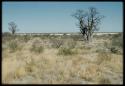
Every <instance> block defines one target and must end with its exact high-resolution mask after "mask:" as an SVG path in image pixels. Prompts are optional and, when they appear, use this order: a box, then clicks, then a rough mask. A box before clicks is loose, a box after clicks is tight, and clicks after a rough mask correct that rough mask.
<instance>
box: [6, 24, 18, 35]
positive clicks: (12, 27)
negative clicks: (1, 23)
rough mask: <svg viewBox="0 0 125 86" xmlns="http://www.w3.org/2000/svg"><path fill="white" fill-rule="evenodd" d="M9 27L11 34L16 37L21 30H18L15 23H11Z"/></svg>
mask: <svg viewBox="0 0 125 86" xmlns="http://www.w3.org/2000/svg"><path fill="white" fill-rule="evenodd" d="M8 25H9V30H10V31H11V33H12V34H13V35H14V34H15V33H16V32H17V31H18V30H19V29H17V25H16V23H14V22H10V23H8Z"/></svg>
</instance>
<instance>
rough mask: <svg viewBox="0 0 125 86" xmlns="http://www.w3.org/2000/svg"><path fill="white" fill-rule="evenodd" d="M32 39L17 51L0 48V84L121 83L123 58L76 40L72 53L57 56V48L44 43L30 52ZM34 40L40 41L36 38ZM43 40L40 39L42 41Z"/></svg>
mask: <svg viewBox="0 0 125 86" xmlns="http://www.w3.org/2000/svg"><path fill="white" fill-rule="evenodd" d="M34 40H36V39H35V38H32V39H31V40H29V41H28V42H26V43H23V44H21V46H22V45H23V47H22V49H21V50H20V51H16V52H13V53H11V52H9V51H8V50H9V49H8V48H7V49H5V50H3V51H2V58H3V59H2V83H10V84H12V83H19V84H23V83H26V84H32V83H36V84H122V83H123V81H122V80H123V75H122V73H123V69H122V68H123V57H122V55H117V54H112V53H100V52H95V50H96V46H94V45H92V47H93V48H88V47H87V46H84V47H82V48H80V47H81V46H83V45H82V43H81V42H80V41H78V42H77V44H76V47H75V48H74V50H77V54H74V55H58V51H59V49H56V48H52V47H51V48H49V47H47V46H45V45H44V47H45V49H44V52H42V53H39V54H38V53H31V51H30V48H31V46H32V43H33V41H34ZM37 40H41V39H39V38H37ZM43 41H44V40H43ZM43 44H44V43H43Z"/></svg>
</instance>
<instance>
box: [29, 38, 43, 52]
mask: <svg viewBox="0 0 125 86" xmlns="http://www.w3.org/2000/svg"><path fill="white" fill-rule="evenodd" d="M30 51H32V52H35V53H42V52H43V51H44V47H43V46H42V44H41V43H40V41H38V40H37V41H35V42H33V44H32V46H31V49H30Z"/></svg>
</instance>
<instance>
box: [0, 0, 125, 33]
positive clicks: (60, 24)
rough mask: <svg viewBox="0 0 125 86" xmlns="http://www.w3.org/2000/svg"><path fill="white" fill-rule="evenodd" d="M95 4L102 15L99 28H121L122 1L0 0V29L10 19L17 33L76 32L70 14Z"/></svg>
mask: <svg viewBox="0 0 125 86" xmlns="http://www.w3.org/2000/svg"><path fill="white" fill-rule="evenodd" d="M89 7H95V8H97V10H98V11H99V12H100V14H101V15H104V16H105V18H104V19H103V20H102V22H101V25H100V30H99V32H123V3H122V2H45V1H44V2H35V1H34V2H14V1H13V2H2V32H8V31H9V30H8V23H9V22H11V21H14V22H15V23H16V24H17V25H18V29H19V31H18V32H19V33H22V32H27V33H32V32H33V33H46V32H48V33H51V32H79V28H78V27H77V26H76V23H77V20H76V19H75V18H73V17H72V16H71V15H72V13H74V12H75V11H76V10H77V9H83V10H88V8H89Z"/></svg>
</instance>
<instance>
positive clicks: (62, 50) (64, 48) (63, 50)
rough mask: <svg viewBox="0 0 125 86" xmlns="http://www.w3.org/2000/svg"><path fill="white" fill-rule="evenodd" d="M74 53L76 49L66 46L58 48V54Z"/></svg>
mask: <svg viewBox="0 0 125 86" xmlns="http://www.w3.org/2000/svg"><path fill="white" fill-rule="evenodd" d="M76 53H77V51H76V50H73V49H70V48H66V47H61V48H59V51H58V55H73V54H76Z"/></svg>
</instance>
